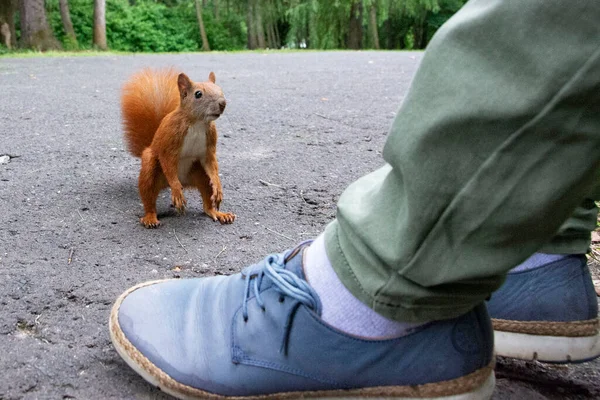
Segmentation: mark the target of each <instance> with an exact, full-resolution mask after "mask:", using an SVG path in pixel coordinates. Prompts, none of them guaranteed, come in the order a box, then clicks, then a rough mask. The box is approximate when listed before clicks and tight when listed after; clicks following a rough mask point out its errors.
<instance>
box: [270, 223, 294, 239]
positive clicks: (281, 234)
mask: <svg viewBox="0 0 600 400" xmlns="http://www.w3.org/2000/svg"><path fill="white" fill-rule="evenodd" d="M265 229H266V230H268V231H269V232H273V233H274V234H276V235H279V236H282V237H284V238H286V239H289V240H291V241H294V239H292V238H291V237H289V236H286V235H284V234H283V233H279V232H276V231H274V230H273V229H269V228H267V227H266V226H265Z"/></svg>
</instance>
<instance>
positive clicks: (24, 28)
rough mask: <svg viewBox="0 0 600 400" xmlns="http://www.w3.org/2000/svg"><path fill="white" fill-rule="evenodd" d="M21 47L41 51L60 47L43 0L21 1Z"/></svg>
mask: <svg viewBox="0 0 600 400" xmlns="http://www.w3.org/2000/svg"><path fill="white" fill-rule="evenodd" d="M20 18H21V47H24V48H29V49H37V50H41V51H45V50H54V49H60V43H58V41H57V40H56V38H55V37H54V34H53V33H52V30H51V29H50V25H48V20H47V19H46V8H45V4H44V0H22V1H21V12H20Z"/></svg>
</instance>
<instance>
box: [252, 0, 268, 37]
mask: <svg viewBox="0 0 600 400" xmlns="http://www.w3.org/2000/svg"><path fill="white" fill-rule="evenodd" d="M255 1H256V2H255V3H254V4H255V8H254V11H255V12H256V19H255V21H256V42H257V45H258V47H259V48H261V49H264V48H265V47H266V45H265V30H264V28H263V19H262V7H261V6H260V2H261V0H255Z"/></svg>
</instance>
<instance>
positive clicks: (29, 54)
mask: <svg viewBox="0 0 600 400" xmlns="http://www.w3.org/2000/svg"><path fill="white" fill-rule="evenodd" d="M376 51H378V52H379V51H381V52H386V53H404V52H415V51H420V50H359V51H355V52H356V53H370V52H376ZM336 52H353V50H344V49H340V50H318V49H283V50H280V49H277V50H265V49H260V50H226V51H225V50H223V51H211V52H202V51H196V52H193V51H192V52H186V51H184V52H160V53H156V52H155V53H151V52H148V53H145V52H125V51H98V50H79V51H58V50H52V51H44V52H42V51H35V50H7V49H5V48H4V49H3V48H0V58H45V57H53V58H61V57H102V56H133V55H174V54H206V55H208V54H286V53H336Z"/></svg>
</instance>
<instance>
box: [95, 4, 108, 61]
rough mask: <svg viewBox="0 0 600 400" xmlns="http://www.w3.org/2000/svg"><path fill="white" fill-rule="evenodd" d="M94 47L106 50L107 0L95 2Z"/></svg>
mask: <svg viewBox="0 0 600 400" xmlns="http://www.w3.org/2000/svg"><path fill="white" fill-rule="evenodd" d="M93 44H94V46H95V47H96V48H98V49H100V50H106V49H107V48H108V46H107V45H106V0H94V43H93Z"/></svg>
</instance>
